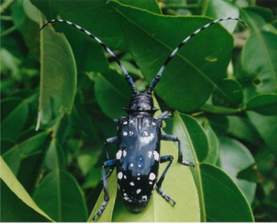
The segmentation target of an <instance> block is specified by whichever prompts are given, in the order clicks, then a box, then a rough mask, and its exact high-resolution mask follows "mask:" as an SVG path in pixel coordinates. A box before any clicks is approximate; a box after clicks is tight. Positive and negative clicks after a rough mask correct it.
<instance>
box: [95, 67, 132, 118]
mask: <svg viewBox="0 0 277 224" xmlns="http://www.w3.org/2000/svg"><path fill="white" fill-rule="evenodd" d="M94 91H95V97H96V100H97V102H98V104H99V106H100V107H101V109H102V111H103V112H104V113H105V114H106V115H107V116H108V117H110V118H119V117H121V116H123V115H125V114H126V113H125V112H124V111H123V107H127V106H128V105H129V101H130V99H131V88H130V87H129V86H128V84H127V82H126V80H125V79H124V77H123V76H120V75H118V74H117V72H116V71H115V70H110V72H109V73H102V74H100V73H97V75H96V77H95V89H94Z"/></svg>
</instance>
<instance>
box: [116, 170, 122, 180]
mask: <svg viewBox="0 0 277 224" xmlns="http://www.w3.org/2000/svg"><path fill="white" fill-rule="evenodd" d="M122 177H123V173H122V172H119V173H118V174H117V178H118V179H119V180H121V179H122Z"/></svg>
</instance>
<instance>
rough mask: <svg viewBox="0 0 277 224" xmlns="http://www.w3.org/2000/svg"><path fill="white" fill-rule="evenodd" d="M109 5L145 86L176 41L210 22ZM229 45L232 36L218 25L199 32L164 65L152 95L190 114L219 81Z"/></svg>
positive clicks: (205, 19) (227, 60) (231, 44)
mask: <svg viewBox="0 0 277 224" xmlns="http://www.w3.org/2000/svg"><path fill="white" fill-rule="evenodd" d="M109 6H110V7H111V8H112V9H113V11H114V13H115V15H116V19H117V21H118V23H119V24H120V26H121V29H122V32H123V33H124V38H125V41H126V43H127V45H128V48H129V50H130V52H131V54H132V56H133V58H134V60H135V61H136V63H137V65H138V66H139V67H140V68H141V70H142V72H143V74H144V76H145V78H146V80H147V81H148V82H150V81H152V79H153V78H154V76H155V75H156V74H157V73H158V71H159V69H160V68H161V66H162V64H163V63H164V62H165V60H166V58H167V57H168V56H169V55H170V53H171V52H172V51H173V50H174V49H175V48H176V47H177V46H178V44H180V42H181V41H183V40H184V39H185V38H186V37H187V36H188V35H190V34H191V33H192V32H194V31H196V30H197V29H198V28H200V27H202V26H203V25H205V24H207V23H209V22H211V19H208V18H203V17H181V16H178V17H170V16H161V15H157V14H153V13H150V12H147V11H144V10H139V9H136V8H133V7H130V6H126V5H122V4H120V3H118V2H116V1H110V2H109ZM149 21H151V23H150V22H149ZM232 47H233V38H232V36H231V35H230V34H229V33H228V32H227V31H226V30H225V29H224V28H223V27H222V26H221V25H219V24H216V25H214V26H213V27H212V28H209V30H205V31H203V32H201V34H199V35H197V36H196V37H195V38H193V39H192V40H190V41H189V42H188V43H187V44H186V45H185V46H184V47H183V48H182V49H181V50H180V51H179V53H177V55H176V56H175V58H174V59H173V60H172V61H171V62H170V63H169V64H168V66H167V68H166V69H165V71H164V75H163V77H162V78H161V81H160V83H159V84H158V85H157V87H156V92H157V94H158V95H159V96H160V97H161V98H162V99H163V100H164V101H165V103H166V104H167V105H169V106H170V107H173V108H174V109H179V110H182V111H192V110H195V109H196V108H198V107H200V106H202V105H203V104H204V103H205V102H206V100H207V99H208V98H209V95H210V93H211V92H212V90H213V88H214V87H215V86H216V84H217V83H218V82H219V81H220V80H221V79H222V78H224V75H225V72H226V68H227V65H228V62H229V60H230V57H231V50H232ZM169 87H170V90H169V89H168V88H169Z"/></svg>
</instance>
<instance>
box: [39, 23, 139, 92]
mask: <svg viewBox="0 0 277 224" xmlns="http://www.w3.org/2000/svg"><path fill="white" fill-rule="evenodd" d="M55 22H60V23H66V24H69V25H71V26H73V27H76V28H77V29H79V30H81V31H82V32H84V33H86V34H87V35H89V36H90V37H91V38H93V39H94V40H96V41H97V42H98V43H99V44H100V45H101V46H102V47H103V48H104V49H105V50H106V51H107V52H108V53H109V54H110V55H111V56H112V57H113V58H114V60H115V61H116V62H117V64H118V65H119V67H120V68H121V70H122V71H123V74H124V76H125V79H126V81H127V82H128V84H129V86H130V87H131V89H132V91H133V92H137V90H136V88H135V84H134V81H133V79H132V78H131V76H130V75H129V74H128V72H127V70H126V69H125V68H124V66H123V65H122V64H121V62H120V61H119V59H118V58H117V57H116V56H115V54H114V53H113V52H112V51H111V49H110V48H109V47H108V46H107V45H106V44H104V43H103V42H102V41H101V40H100V39H99V38H98V37H96V36H94V35H93V34H92V33H91V32H89V31H88V30H86V29H84V28H82V27H80V26H79V25H77V24H75V23H72V22H70V21H67V20H63V19H52V20H49V21H47V22H46V23H45V24H44V25H43V26H42V27H41V28H40V31H41V30H42V29H43V28H44V27H46V26H47V25H48V24H49V23H55Z"/></svg>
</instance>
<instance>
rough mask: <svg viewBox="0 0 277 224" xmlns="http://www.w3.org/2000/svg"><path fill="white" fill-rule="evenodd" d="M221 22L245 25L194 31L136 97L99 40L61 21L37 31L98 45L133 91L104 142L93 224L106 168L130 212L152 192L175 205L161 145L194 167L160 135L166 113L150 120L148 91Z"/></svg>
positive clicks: (152, 110) (169, 137)
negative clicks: (184, 50) (183, 51)
mask: <svg viewBox="0 0 277 224" xmlns="http://www.w3.org/2000/svg"><path fill="white" fill-rule="evenodd" d="M223 20H238V21H239V22H241V23H243V24H244V25H245V23H244V22H243V21H242V20H240V19H238V18H233V17H228V18H222V19H217V20H215V21H213V22H211V23H208V24H206V25H205V26H203V27H201V28H200V29H198V30H196V31H195V32H194V33H192V34H191V35H190V36H188V37H187V38H185V39H184V40H183V41H182V42H181V43H180V44H179V45H178V46H177V47H176V48H175V49H174V51H173V52H172V53H171V55H170V56H169V57H168V58H167V60H166V61H165V63H164V64H163V65H162V67H161V69H160V70H159V72H158V74H157V75H156V77H155V78H154V79H153V81H152V82H151V84H150V86H149V88H148V90H147V91H146V92H145V93H139V92H138V91H137V90H136V89H135V85H134V82H133V80H132V78H131V77H130V75H129V74H128V72H127V71H126V69H125V68H124V67H123V65H122V64H121V63H120V62H119V60H118V59H117V57H116V56H115V55H114V54H113V52H112V51H111V50H110V49H109V48H108V47H107V46H106V45H105V44H104V43H103V42H102V41H101V40H99V39H98V38H97V37H95V36H94V35H93V34H91V33H90V32H89V31H87V30H85V29H84V28H82V27H80V26H78V25H76V24H74V23H72V22H69V21H66V20H62V19H53V20H50V21H48V22H47V23H45V24H44V25H43V27H42V28H41V29H43V28H44V27H45V26H46V25H47V24H49V23H54V22H62V23H66V24H69V25H71V26H74V27H76V28H78V29H79V30H81V31H83V32H84V33H86V34H87V35H89V36H90V37H92V38H93V39H94V40H96V41H97V42H98V43H99V44H101V45H102V46H103V47H104V49H105V50H106V51H107V52H108V53H109V54H110V55H111V56H112V57H113V58H114V59H115V61H116V62H117V63H118V65H119V66H120V67H121V69H122V71H123V74H124V76H125V79H126V81H127V83H128V84H129V86H130V87H131V89H132V91H133V94H132V97H131V101H130V104H129V106H128V107H127V108H124V109H125V111H126V112H127V114H128V116H127V117H123V118H120V119H118V120H115V123H116V125H117V126H118V132H117V136H115V137H112V138H109V139H107V140H106V142H105V150H106V154H107V158H108V160H107V161H106V162H104V165H103V167H102V176H103V185H104V202H103V203H102V206H101V208H100V209H99V210H98V212H97V213H95V215H94V216H93V220H94V221H95V218H96V216H98V217H99V216H101V214H102V213H103V211H104V209H105V207H106V205H107V203H108V201H109V193H108V185H107V178H108V177H109V175H110V173H111V172H108V174H106V171H105V168H110V171H111V170H113V168H115V167H116V170H117V181H118V189H119V191H120V194H121V196H122V199H123V201H124V204H125V205H126V207H127V208H128V209H129V210H130V211H132V212H141V211H142V210H143V209H144V208H145V207H146V205H147V204H148V202H149V200H150V198H151V196H152V194H153V191H154V189H155V188H156V189H157V191H158V193H159V194H161V196H162V197H163V198H164V199H166V200H167V201H171V202H172V204H173V205H174V204H175V203H176V202H175V201H174V200H173V199H172V198H171V197H170V196H168V195H167V194H165V193H164V191H163V190H162V189H161V186H162V183H163V180H164V178H165V175H166V173H167V171H168V169H169V167H170V165H171V163H172V161H173V157H172V156H171V155H165V156H160V143H161V141H162V140H165V141H175V142H177V143H178V162H179V163H180V164H183V165H186V166H193V167H194V164H193V163H192V162H188V161H184V160H183V156H182V153H181V147H180V141H179V139H178V138H177V137H176V136H173V135H168V134H162V131H161V129H162V121H163V120H165V119H167V118H168V117H169V113H168V112H167V111H166V112H163V113H162V114H161V115H160V116H158V117H157V118H154V114H155V112H156V111H157V109H156V108H155V107H154V104H153V98H152V91H153V89H154V88H155V86H156V84H157V83H158V82H159V80H160V78H161V76H162V73H163V71H164V69H165V67H166V65H167V64H168V63H169V62H170V60H171V59H172V58H173V56H174V55H175V54H176V53H177V52H178V51H179V49H180V48H181V47H182V46H183V45H184V44H185V43H186V42H187V41H188V40H189V39H191V38H192V37H194V36H195V35H196V34H198V33H199V32H200V31H202V30H204V29H206V28H207V27H209V26H211V25H213V24H215V23H217V22H221V21H223ZM245 26H246V25H245ZM110 144H116V145H117V152H116V158H114V159H111V158H110V155H109V152H108V150H107V145H110ZM164 162H168V164H167V166H166V168H165V170H164V171H163V172H162V174H161V176H160V178H159V179H158V174H159V166H160V164H161V163H164Z"/></svg>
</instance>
